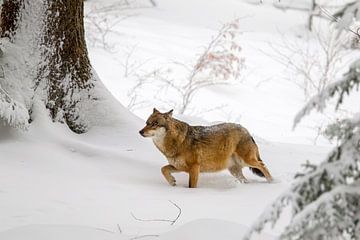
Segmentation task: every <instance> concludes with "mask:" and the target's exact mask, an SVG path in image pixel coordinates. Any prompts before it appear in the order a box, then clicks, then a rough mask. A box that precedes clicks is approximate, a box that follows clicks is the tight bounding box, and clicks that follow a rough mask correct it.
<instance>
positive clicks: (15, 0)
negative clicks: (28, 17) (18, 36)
mask: <svg viewBox="0 0 360 240" xmlns="http://www.w3.org/2000/svg"><path fill="white" fill-rule="evenodd" d="M22 4H23V0H5V1H4V2H3V4H2V6H1V14H0V36H1V37H8V38H11V37H12V35H13V34H14V32H15V30H16V27H17V21H18V19H19V13H20V7H21V6H22Z"/></svg>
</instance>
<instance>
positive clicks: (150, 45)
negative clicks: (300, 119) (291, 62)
mask: <svg viewBox="0 0 360 240" xmlns="http://www.w3.org/2000/svg"><path fill="white" fill-rule="evenodd" d="M108 1H110V0H108ZM97 2H98V1H96V0H88V1H86V4H87V5H86V7H89V6H90V5H89V4H93V3H94V4H96V3H97ZM157 2H158V5H159V7H158V8H143V9H139V10H136V12H137V13H138V15H136V16H135V17H131V18H128V19H127V20H125V21H122V22H121V23H120V24H118V25H116V31H117V32H116V34H112V35H109V39H108V40H109V41H110V43H112V44H114V45H115V46H116V47H115V49H113V51H110V52H109V51H105V50H103V49H100V48H95V47H92V46H90V44H89V54H90V56H91V61H92V64H93V66H94V68H95V70H96V71H97V73H98V74H99V76H100V79H101V80H102V81H103V82H104V84H105V86H106V87H107V88H108V90H109V91H111V93H112V94H113V95H114V97H115V98H116V99H117V100H119V101H120V102H122V103H123V104H126V102H127V100H128V99H127V96H126V94H127V91H128V90H129V89H131V87H132V84H133V82H132V81H131V78H124V77H123V69H122V67H121V66H120V65H119V61H123V60H124V56H123V53H124V49H126V47H128V46H133V45H134V44H136V45H137V46H138V51H137V52H136V54H135V57H136V60H138V61H143V60H146V59H151V61H149V63H148V64H147V65H145V67H144V68H145V69H143V71H145V72H146V71H148V70H150V69H153V68H154V67H156V66H159V65H166V64H168V63H169V62H171V61H173V60H182V61H187V60H189V59H192V58H194V56H197V54H198V53H199V50H200V51H201V46H203V45H204V44H206V43H207V42H208V41H209V40H210V38H211V36H212V35H213V34H214V33H215V32H216V29H218V27H219V26H220V24H219V23H221V22H225V21H228V20H231V19H232V18H233V17H243V16H245V18H244V20H243V26H242V29H241V31H244V34H243V36H244V37H243V41H244V42H243V44H242V47H243V51H244V54H245V55H244V56H245V57H246V61H247V63H248V64H249V65H248V72H247V75H246V76H247V80H246V81H245V82H244V84H240V85H239V86H231V87H230V88H227V87H221V88H219V89H212V88H209V89H206V90H204V91H202V92H200V93H199V96H197V97H196V99H195V101H196V105H197V107H199V108H204V109H206V108H208V107H209V106H211V107H213V106H216V105H218V103H222V102H226V103H227V104H229V109H230V110H231V113H233V114H234V117H236V118H237V119H240V121H238V123H240V124H242V125H243V126H244V127H246V128H248V130H249V131H250V132H251V133H252V134H253V135H254V136H255V140H256V141H257V143H258V145H259V148H260V154H261V156H262V159H263V161H264V162H265V164H266V165H267V166H268V168H269V170H270V172H271V173H272V175H273V177H274V179H275V181H274V182H273V183H270V184H269V183H267V182H266V181H265V179H263V178H259V177H257V176H254V175H253V174H252V173H251V172H250V171H248V170H245V172H244V174H245V176H246V177H247V178H248V179H249V180H250V182H249V183H248V184H241V183H239V182H237V180H235V179H234V178H233V177H232V176H231V175H230V174H229V173H228V172H227V171H223V172H220V173H212V174H201V176H200V180H199V188H197V189H189V188H187V182H188V179H187V175H186V174H183V173H179V174H175V177H176V179H177V184H178V185H177V186H176V187H171V186H169V185H168V184H167V183H166V181H165V180H164V178H163V176H162V175H161V172H160V168H161V167H162V166H163V165H165V164H167V162H166V160H165V158H164V157H163V156H162V155H161V153H160V152H159V151H158V150H157V149H156V148H155V146H154V145H153V143H152V141H151V140H150V139H145V138H142V137H141V136H140V135H139V134H138V131H139V130H140V129H141V128H142V127H143V125H144V124H145V121H144V120H143V119H140V118H139V117H136V116H135V115H133V114H132V113H130V112H128V111H127V110H126V109H125V108H124V107H123V106H122V105H121V104H120V103H119V102H117V101H116V100H115V99H113V98H112V97H109V95H108V93H107V90H106V89H103V88H102V86H101V84H100V83H99V85H100V88H99V91H100V93H99V95H101V96H103V99H102V100H103V101H100V102H99V104H98V105H96V106H94V109H95V110H94V111H92V110H91V109H87V111H88V112H89V116H91V120H90V121H91V123H92V125H94V127H92V128H91V129H90V131H89V132H87V133H85V134H82V135H77V134H74V133H72V132H70V131H69V130H68V128H67V127H66V126H64V125H62V124H60V123H52V122H50V121H49V119H48V118H46V117H44V115H45V113H44V109H42V108H41V107H39V106H41V104H39V106H37V105H36V106H35V107H36V108H35V109H34V111H35V113H34V115H35V116H37V117H36V118H35V119H34V121H33V122H32V123H31V125H30V127H29V129H28V131H26V132H22V131H21V130H15V129H10V128H8V127H4V126H1V127H0V153H1V154H0V223H1V224H0V239H1V240H2V239H4V240H23V239H26V240H28V239H31V240H32V239H34V240H43V239H44V240H45V239H46V240H58V239H59V240H60V239H61V240H65V239H66V240H79V239H86V240H99V239H101V240H108V239H109V240H113V239H114V240H115V239H117V240H122V239H135V238H141V237H143V239H172V240H173V239H209V240H213V239H219V238H224V239H226V240H230V239H240V238H241V236H242V235H243V234H244V233H245V232H246V230H247V228H248V227H250V226H251V225H252V223H253V222H254V221H255V220H256V218H257V217H258V216H259V215H260V213H261V212H263V210H264V209H265V208H266V206H267V205H269V204H270V203H271V202H272V201H273V200H274V199H275V198H276V197H277V196H278V195H279V194H280V193H281V192H283V191H284V190H285V189H286V188H288V187H289V185H290V184H291V182H292V181H293V176H294V174H295V173H296V172H298V171H299V170H300V166H301V164H302V163H304V162H305V161H306V160H310V161H312V162H314V163H318V162H320V161H321V160H323V159H324V158H325V156H326V153H327V152H328V151H329V149H330V148H329V147H320V146H315V145H306V144H309V142H312V140H313V138H314V129H309V128H308V127H307V125H302V126H301V125H300V126H299V127H298V129H297V131H296V132H292V131H291V127H292V119H293V117H294V115H295V113H296V112H297V111H298V110H299V109H300V107H301V106H302V105H303V104H304V101H303V99H302V97H301V93H300V92H301V91H300V90H298V89H296V87H294V85H292V84H290V83H289V82H287V81H281V80H277V81H271V82H269V81H268V79H277V78H279V79H280V77H279V75H281V74H280V73H281V72H282V71H283V69H282V68H281V67H279V65H278V64H277V63H275V62H274V61H273V60H271V59H269V58H268V57H265V56H264V55H263V54H262V53H260V51H258V48H261V47H264V46H267V41H268V40H271V41H276V40H277V39H279V36H278V35H276V34H277V33H278V30H279V29H280V30H281V31H285V32H286V31H290V32H291V31H293V30H299V31H302V30H303V24H304V22H306V14H304V13H303V12H296V11H286V12H284V11H281V10H279V9H276V8H273V6H272V4H265V5H251V4H248V3H246V2H245V1H236V0H221V1H220V0H213V1H206V0H192V1H182V0H157ZM294 2H295V1H294ZM305 2H307V1H305ZM291 36H292V37H294V36H293V35H291ZM144 94H145V95H146V94H148V95H149V96H150V95H151V94H152V93H146V92H145V93H144ZM102 103H104V105H101V104H102ZM150 103H151V104H153V103H152V102H150ZM152 107H153V106H151V107H149V108H145V109H142V110H139V111H137V112H136V114H138V115H139V116H140V117H142V118H146V116H148V115H149V114H150V113H151V111H152ZM167 108H168V107H167V106H163V109H162V110H168V109H167ZM233 111H234V112H233ZM93 113H97V114H93ZM221 115H222V113H219V112H218V113H206V114H202V115H201V117H202V118H200V117H199V116H196V117H193V116H175V117H179V118H181V119H185V120H187V121H188V122H191V123H192V124H209V122H215V121H219V120H220V121H224V120H227V119H226V118H229V116H226V117H225V118H221ZM204 119H205V120H204ZM316 121H317V119H312V120H311V121H309V122H308V123H307V124H308V125H311V124H313V123H314V122H316ZM309 139H310V140H309ZM279 142H283V143H279ZM169 201H172V202H174V203H176V204H177V205H178V206H179V207H180V208H181V215H180V217H179V218H178V220H177V221H176V222H175V224H174V225H171V224H170V223H169V222H161V221H159V222H158V221H139V220H136V219H134V217H133V216H132V214H133V215H134V216H136V217H137V218H141V219H145V220H146V219H147V220H149V219H150V220H151V219H162V220H164V219H174V218H176V216H177V214H178V210H177V208H176V207H175V206H174V205H173V204H172V203H171V202H169ZM286 221H287V219H286V217H285V219H284V221H283V223H282V225H284V224H286ZM280 225H281V224H280ZM277 233H278V230H277V229H275V230H274V231H273V232H272V233H271V234H269V235H267V234H263V235H262V236H258V239H264V240H267V239H274V236H275V235H276V234H277ZM254 239H256V238H254Z"/></svg>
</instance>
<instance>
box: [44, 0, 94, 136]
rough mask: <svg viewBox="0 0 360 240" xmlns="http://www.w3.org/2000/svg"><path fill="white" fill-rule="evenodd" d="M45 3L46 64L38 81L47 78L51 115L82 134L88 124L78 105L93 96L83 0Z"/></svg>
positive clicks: (47, 0) (49, 0)
mask: <svg viewBox="0 0 360 240" xmlns="http://www.w3.org/2000/svg"><path fill="white" fill-rule="evenodd" d="M45 4H47V11H46V17H45V20H46V25H45V34H44V36H43V39H42V44H43V45H44V51H43V52H42V56H43V58H44V59H45V60H46V61H47V64H46V65H44V66H43V67H42V68H40V69H39V76H38V79H37V81H42V80H44V79H45V80H46V81H47V84H48V99H47V102H46V107H47V108H48V109H49V111H50V114H51V117H52V118H53V119H59V118H60V119H61V118H63V119H64V121H65V122H66V123H67V125H68V126H69V127H70V129H71V130H73V131H74V132H76V133H81V132H84V131H86V126H85V125H84V123H81V122H79V121H78V120H79V114H80V113H79V111H78V110H79V109H78V106H77V105H78V103H79V102H80V101H82V100H84V99H82V98H84V97H85V98H90V95H89V94H87V92H88V91H89V90H90V89H91V88H92V87H93V84H92V83H91V78H92V74H91V65H90V61H89V58H88V53H87V48H86V43H85V36H84V22H83V19H84V2H83V0H63V1H56V0H46V1H45ZM79 95H82V96H79ZM86 95H87V96H86Z"/></svg>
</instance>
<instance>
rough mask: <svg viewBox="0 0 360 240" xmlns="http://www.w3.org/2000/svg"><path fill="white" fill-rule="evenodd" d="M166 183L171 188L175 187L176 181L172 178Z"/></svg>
mask: <svg viewBox="0 0 360 240" xmlns="http://www.w3.org/2000/svg"><path fill="white" fill-rule="evenodd" d="M168 182H169V184H170V185H171V186H176V180H175V178H174V177H171V178H170V179H169V180H168Z"/></svg>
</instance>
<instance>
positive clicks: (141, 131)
mask: <svg viewBox="0 0 360 240" xmlns="http://www.w3.org/2000/svg"><path fill="white" fill-rule="evenodd" d="M139 133H140V135H141V136H143V137H144V129H141V130H140V131H139Z"/></svg>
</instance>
